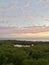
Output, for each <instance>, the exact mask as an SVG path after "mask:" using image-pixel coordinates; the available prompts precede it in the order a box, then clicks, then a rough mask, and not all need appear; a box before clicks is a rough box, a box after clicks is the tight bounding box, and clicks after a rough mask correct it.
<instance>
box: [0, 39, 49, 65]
mask: <svg viewBox="0 0 49 65" xmlns="http://www.w3.org/2000/svg"><path fill="white" fill-rule="evenodd" d="M15 43H17V44H21V45H23V44H24V45H25V44H34V46H30V47H21V48H19V47H14V46H13V45H14V44H15ZM0 65H49V42H37V41H36V42H32V41H17V40H0Z"/></svg>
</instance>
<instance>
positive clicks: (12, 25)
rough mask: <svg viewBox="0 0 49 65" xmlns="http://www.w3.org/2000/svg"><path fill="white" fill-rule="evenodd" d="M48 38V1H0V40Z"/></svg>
mask: <svg viewBox="0 0 49 65" xmlns="http://www.w3.org/2000/svg"><path fill="white" fill-rule="evenodd" d="M8 37H9V38H49V0H0V38H8Z"/></svg>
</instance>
